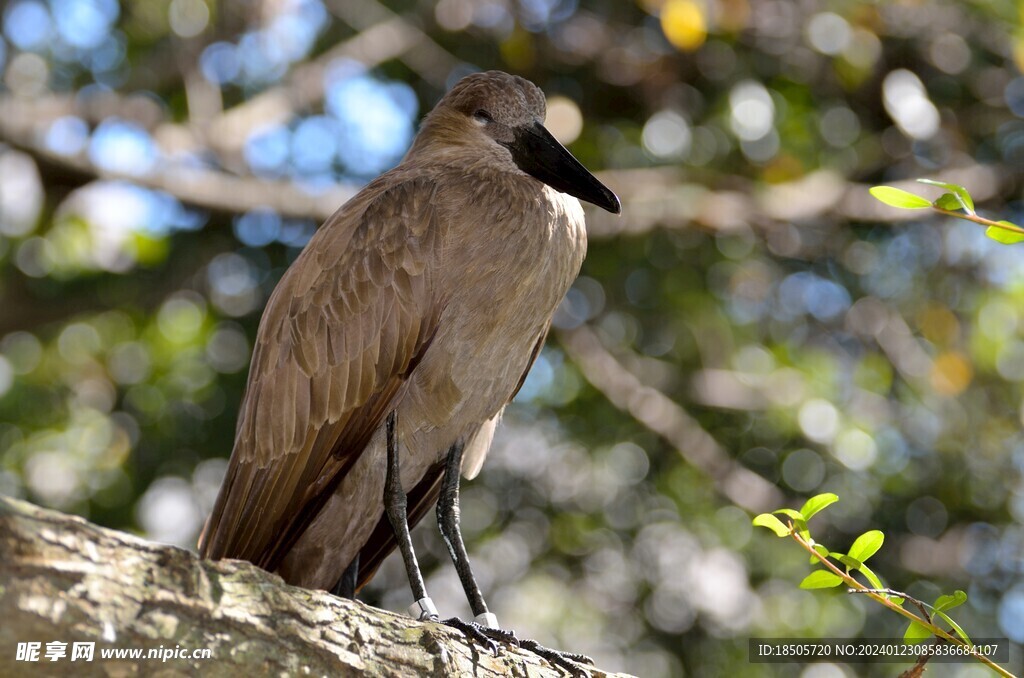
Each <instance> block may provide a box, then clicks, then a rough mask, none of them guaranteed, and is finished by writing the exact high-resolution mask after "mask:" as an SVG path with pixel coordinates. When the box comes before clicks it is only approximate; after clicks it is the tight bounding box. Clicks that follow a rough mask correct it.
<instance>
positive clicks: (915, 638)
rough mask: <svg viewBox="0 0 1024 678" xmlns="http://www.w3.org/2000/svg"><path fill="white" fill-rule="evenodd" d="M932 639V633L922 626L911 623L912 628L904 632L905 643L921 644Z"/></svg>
mask: <svg viewBox="0 0 1024 678" xmlns="http://www.w3.org/2000/svg"><path fill="white" fill-rule="evenodd" d="M931 637H932V632H931V631H929V630H928V629H926V628H925V627H924V626H922V625H921V624H918V623H917V622H916V621H915V622H910V626H908V627H907V630H906V631H904V632H903V641H904V642H906V643H921V642H924V641H926V640H928V639H929V638H931Z"/></svg>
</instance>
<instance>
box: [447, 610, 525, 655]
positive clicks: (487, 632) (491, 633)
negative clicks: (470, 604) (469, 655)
mask: <svg viewBox="0 0 1024 678" xmlns="http://www.w3.org/2000/svg"><path fill="white" fill-rule="evenodd" d="M433 621H435V622H437V623H438V624H444V625H445V626H450V627H452V628H453V629H458V630H459V631H462V635H464V636H466V638H468V639H469V640H475V641H476V642H477V643H479V644H481V645H483V646H484V647H486V648H487V649H489V650H490V651H491V654H493V655H494V656H495V657H497V656H498V643H497V642H495V641H498V642H502V643H508V644H509V645H519V639H518V638H516V634H515V632H514V631H506V630H505V629H495V628H491V627H490V626H484V625H482V624H478V623H476V622H467V621H463V620H461V619H459V618H458V617H451V618H450V619H434V620H433Z"/></svg>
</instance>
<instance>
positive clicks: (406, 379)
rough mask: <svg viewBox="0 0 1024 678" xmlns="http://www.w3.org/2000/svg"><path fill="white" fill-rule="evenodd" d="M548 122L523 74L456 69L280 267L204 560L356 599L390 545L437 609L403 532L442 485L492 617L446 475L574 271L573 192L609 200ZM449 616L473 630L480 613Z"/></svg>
mask: <svg viewBox="0 0 1024 678" xmlns="http://www.w3.org/2000/svg"><path fill="white" fill-rule="evenodd" d="M544 117H545V100H544V95H543V93H542V92H541V91H540V89H538V88H537V87H536V85H534V84H532V83H531V82H529V81H527V80H524V79H523V78H520V77H516V76H512V75H508V74H507V73H502V72H499V71H490V72H487V73H477V74H474V75H470V76H467V77H465V78H463V79H462V80H461V81H460V82H459V83H458V84H456V85H455V87H454V88H452V90H451V91H450V92H449V93H448V94H447V95H446V96H445V97H444V98H443V99H442V100H441V101H440V102H439V103H438V104H437V106H436V107H435V108H434V110H433V111H431V112H430V113H429V114H428V115H427V116H426V118H425V119H424V121H423V124H422V126H421V129H420V131H419V134H418V135H417V137H416V140H415V141H414V143H413V146H412V148H411V149H410V150H409V152H408V154H407V155H406V156H405V158H404V159H403V160H402V162H401V164H399V165H398V166H397V167H396V168H394V169H393V170H391V171H389V172H387V173H385V174H383V175H382V176H380V177H378V178H377V179H376V180H374V181H373V182H371V183H370V184H369V185H367V186H366V187H365V188H364V189H363V190H362V191H360V192H359V193H358V194H357V195H356V196H355V197H354V198H352V199H351V200H350V201H349V202H347V203H345V204H344V205H343V206H342V207H341V208H340V209H339V210H338V211H337V212H335V213H334V215H333V216H331V217H330V218H329V219H328V220H327V221H326V222H325V223H324V225H323V226H322V227H321V228H320V229H319V230H318V231H317V233H316V234H315V235H314V236H313V238H312V239H311V240H310V242H309V244H308V245H307V246H306V248H305V249H304V250H303V252H302V253H301V254H300V255H299V257H298V258H297V259H296V260H295V262H294V263H293V264H292V265H291V266H290V267H289V268H288V270H287V271H286V272H285V274H284V276H283V277H282V278H281V281H280V282H279V283H278V285H277V287H276V289H275V290H274V292H273V294H272V295H271V297H270V301H269V302H268V304H267V308H266V311H265V312H264V314H263V317H262V319H261V321H260V326H259V330H258V333H257V338H256V344H255V349H254V352H253V356H252V366H251V368H250V371H249V380H248V385H247V387H246V391H245V397H244V400H243V403H242V407H241V412H240V415H239V419H238V426H237V430H236V437H235V445H234V449H233V451H232V453H231V461H230V463H229V465H228V471H227V475H226V477H225V479H224V483H223V485H222V487H221V490H220V494H219V496H218V497H217V502H216V505H215V506H214V509H213V513H212V515H211V516H210V519H209V521H208V523H207V526H206V529H205V530H204V532H203V535H202V536H201V537H200V546H199V548H200V552H201V554H202V555H203V556H204V557H208V558H239V559H244V560H248V561H251V562H253V563H255V564H256V565H258V566H260V567H262V568H264V569H267V570H270V571H272V572H277V573H278V574H280V575H281V576H282V577H283V578H284V580H285V581H287V582H288V583H290V584H295V585H298V586H304V587H308V588H317V589H326V590H333V591H334V592H336V593H338V594H342V595H347V596H348V597H352V596H353V595H354V594H355V592H356V591H358V590H359V588H361V587H362V586H363V585H364V584H366V582H367V581H369V579H370V578H371V577H372V576H373V574H374V572H375V571H376V570H377V568H378V566H379V565H380V563H381V561H382V560H383V559H384V557H385V556H386V555H388V553H390V552H391V550H392V549H393V548H394V547H395V546H396V545H397V546H398V547H399V549H400V550H401V552H402V556H403V559H404V561H405V565H406V570H407V572H408V574H409V579H410V585H411V586H412V589H413V594H414V597H415V600H416V602H415V603H414V605H413V607H412V608H411V611H412V612H413V613H414V615H415V616H418V617H420V618H421V619H422V618H431V619H436V618H437V615H436V610H435V609H434V607H433V604H432V603H431V602H430V599H429V597H428V596H427V594H426V590H425V587H424V585H423V580H422V577H421V576H420V573H419V567H418V565H417V564H416V556H415V554H414V553H413V549H412V542H411V541H410V539H409V527H410V526H414V525H415V524H416V523H417V522H419V520H420V519H421V518H422V517H423V515H424V514H425V513H426V512H427V511H428V510H429V509H430V507H431V506H433V505H434V504H435V502H438V499H439V498H440V503H439V505H438V522H439V524H440V526H441V531H442V534H443V536H444V538H445V541H446V543H447V544H448V548H449V551H450V553H451V555H452V558H453V560H454V561H455V565H456V568H457V570H458V573H459V576H460V579H461V581H462V584H463V586H464V588H465V590H466V594H467V596H468V597H469V601H470V605H471V607H472V610H473V613H474V614H475V615H477V622H479V623H480V624H482V625H484V626H490V627H496V626H497V621H496V619H495V618H494V615H492V614H490V613H489V611H488V609H487V605H486V603H485V602H484V600H483V597H482V596H481V594H480V591H479V589H478V588H477V586H476V583H475V581H474V580H473V574H472V571H471V569H470V567H469V562H468V559H467V557H466V551H465V548H464V546H463V542H462V537H461V534H460V533H459V527H458V487H459V473H460V470H461V473H462V475H464V476H466V477H467V478H472V477H474V476H475V475H476V474H477V472H478V471H479V470H480V467H481V465H482V464H483V461H484V457H485V456H486V454H487V451H488V449H489V447H490V445H491V439H492V437H493V435H494V429H495V426H496V425H497V423H498V420H499V419H500V418H501V414H502V411H503V410H504V408H505V406H506V405H507V404H508V403H509V401H510V400H512V398H513V397H514V396H515V394H516V392H517V391H518V390H519V388H520V387H521V386H522V384H523V381H524V380H525V379H526V374H527V372H528V371H529V369H530V367H531V366H532V364H533V362H534V360H535V359H536V357H537V355H538V353H539V352H540V349H541V347H542V346H543V344H544V339H545V337H546V335H547V331H548V327H549V325H550V322H551V317H552V315H553V313H554V311H555V309H556V307H557V306H558V304H559V302H560V301H561V299H562V297H563V296H564V295H565V293H566V291H567V290H568V289H569V286H570V285H571V284H572V281H573V280H574V279H575V278H576V276H577V274H578V273H579V270H580V266H581V264H582V262H583V257H584V254H585V251H586V232H585V229H584V216H583V210H582V208H581V207H580V203H579V201H578V200H577V198H579V199H582V200H585V201H588V202H591V203H593V204H595V205H597V206H599V207H602V208H604V209H606V210H608V211H610V212H614V213H618V212H619V210H620V207H619V201H618V198H616V197H615V195H614V194H613V193H612V192H611V191H610V190H608V189H607V188H606V187H605V186H604V185H602V184H601V183H600V182H599V181H598V180H597V179H596V178H595V177H594V176H593V175H592V174H590V172H588V171H587V170H586V169H585V168H584V167H583V165H581V164H580V163H579V162H578V161H577V160H576V159H575V158H574V157H573V156H572V155H571V154H570V153H569V151H567V150H566V149H565V148H564V147H562V145H561V144H559V143H558V142H557V141H556V140H555V139H554V137H552V136H551V134H550V133H549V132H548V131H547V130H546V129H545V128H544V126H543V124H542V123H543V120H544ZM573 196H575V197H573ZM445 623H450V624H451V625H453V626H457V627H459V628H462V629H463V630H464V631H466V632H467V633H469V634H470V635H473V636H474V637H476V638H477V639H478V640H482V636H481V634H480V633H478V632H479V631H480V630H481V626H480V625H479V624H467V623H465V622H459V621H458V620H446V622H445ZM499 637H503V636H501V634H499ZM486 642H488V643H489V641H486ZM490 644H491V647H492V648H493V647H494V646H493V644H492V643H490Z"/></svg>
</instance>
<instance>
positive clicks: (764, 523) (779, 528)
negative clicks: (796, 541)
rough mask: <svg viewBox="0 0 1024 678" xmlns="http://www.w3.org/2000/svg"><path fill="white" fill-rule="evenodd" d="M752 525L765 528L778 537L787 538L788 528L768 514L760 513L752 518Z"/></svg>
mask: <svg viewBox="0 0 1024 678" xmlns="http://www.w3.org/2000/svg"><path fill="white" fill-rule="evenodd" d="M754 525H757V526H760V527H767V528H768V529H769V530H771V531H772V532H774V533H775V534H777V535H778V536H780V537H788V536H789V528H788V527H786V526H785V525H783V524H782V521H781V520H779V519H778V518H776V517H775V516H773V515H772V514H770V513H762V514H761V515H759V516H757V517H756V518H754Z"/></svg>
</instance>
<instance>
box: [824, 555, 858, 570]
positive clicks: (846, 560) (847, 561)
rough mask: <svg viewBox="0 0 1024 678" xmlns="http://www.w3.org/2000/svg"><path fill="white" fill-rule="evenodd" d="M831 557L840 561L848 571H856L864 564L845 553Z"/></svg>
mask: <svg viewBox="0 0 1024 678" xmlns="http://www.w3.org/2000/svg"><path fill="white" fill-rule="evenodd" d="M829 555H830V556H832V557H833V558H835V559H836V560H838V561H839V562H840V563H842V564H843V565H846V568H847V569H848V570H856V569H857V568H859V567H860V566H861V565H862V564H863V563H861V562H860V561H859V560H857V559H856V558H851V557H850V556H848V555H846V554H845V553H830V554H829Z"/></svg>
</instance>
